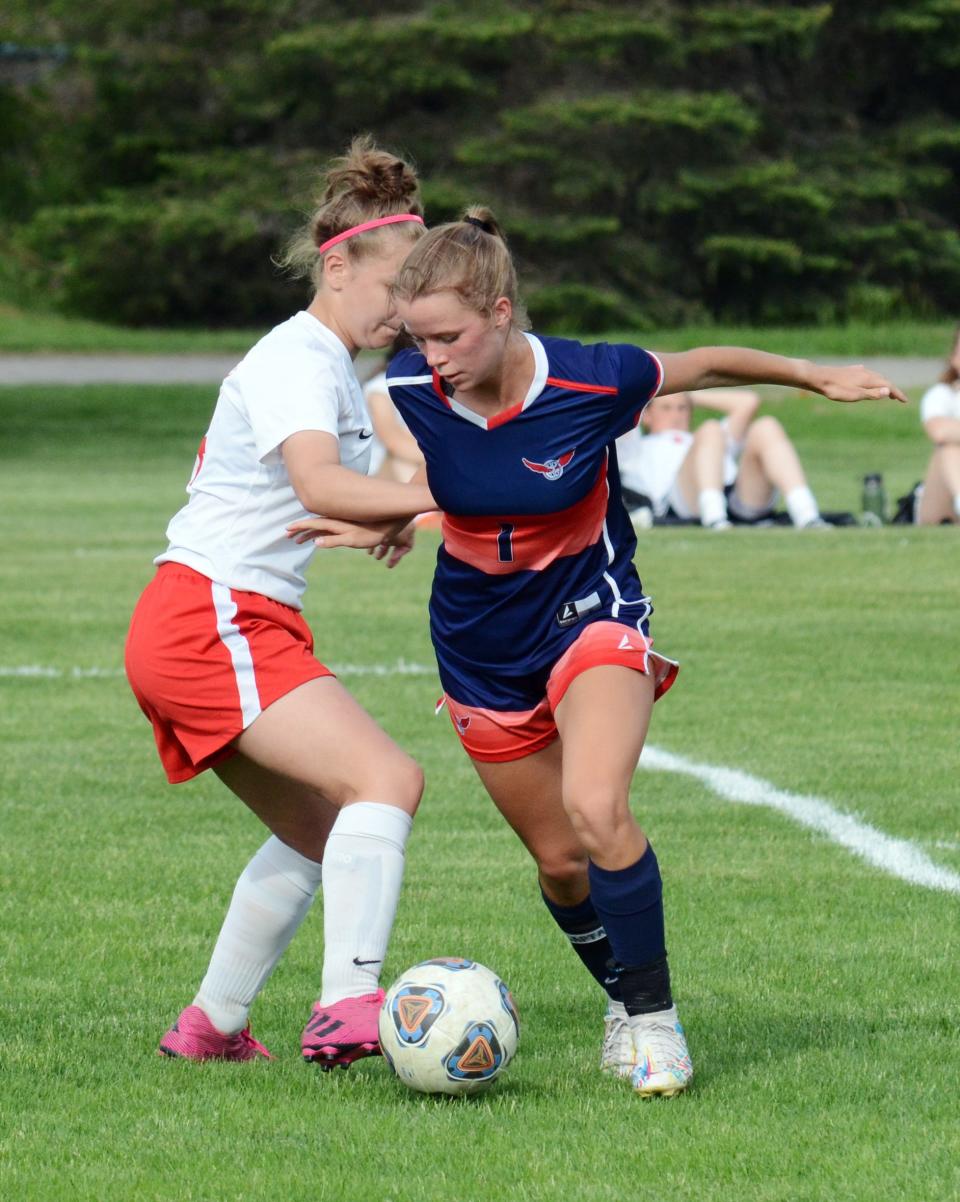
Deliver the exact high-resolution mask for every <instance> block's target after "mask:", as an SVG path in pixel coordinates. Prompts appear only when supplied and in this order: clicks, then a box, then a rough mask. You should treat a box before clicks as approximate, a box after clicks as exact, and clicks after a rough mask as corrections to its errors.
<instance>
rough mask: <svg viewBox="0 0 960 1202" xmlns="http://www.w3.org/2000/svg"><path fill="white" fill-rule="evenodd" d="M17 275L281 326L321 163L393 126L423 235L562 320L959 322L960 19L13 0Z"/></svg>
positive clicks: (873, 0)
mask: <svg viewBox="0 0 960 1202" xmlns="http://www.w3.org/2000/svg"><path fill="white" fill-rule="evenodd" d="M6 9H7V11H6V15H5V18H4V22H5V25H4V27H3V28H2V29H0V41H2V46H0V135H2V147H0V216H2V218H3V223H2V224H3V227H4V230H5V233H3V234H2V235H0V250H2V252H3V256H4V258H5V260H6V275H7V278H8V279H14V278H15V279H16V281H17V285H18V286H19V287H22V288H32V289H34V290H35V291H36V293H37V294H42V295H44V296H47V297H52V298H53V299H54V300H55V302H56V303H57V304H58V305H60V306H61V307H63V308H64V309H65V310H68V311H72V312H77V313H83V314H84V315H86V316H93V317H99V318H104V319H107V320H111V321H119V322H123V323H131V324H159V325H186V324H191V323H196V322H201V323H203V324H206V325H217V324H244V323H257V324H260V323H265V322H269V321H272V320H274V319H276V318H277V317H278V316H280V315H282V314H283V313H285V312H287V311H288V310H289V309H290V307H291V305H296V304H298V303H300V302H301V301H302V299H303V294H302V285H301V284H294V283H291V282H290V281H289V280H286V279H284V278H283V276H282V275H280V274H279V273H278V272H277V270H276V269H275V268H274V267H273V266H272V263H271V255H273V254H274V253H276V251H277V249H278V247H279V246H280V244H281V243H282V241H283V239H284V237H285V235H286V234H287V233H289V231H290V230H291V229H292V228H293V227H294V226H295V225H296V224H297V223H298V221H299V219H300V216H301V214H302V212H303V211H304V210H305V209H306V208H308V207H309V203H310V198H311V185H312V183H313V177H314V175H315V172H316V167H317V166H318V164H319V163H320V162H322V161H323V160H324V159H325V158H327V157H328V156H329V155H331V154H333V153H337V152H339V151H340V150H342V148H343V147H344V145H345V144H346V143H347V142H348V140H349V138H350V137H351V136H352V135H353V134H354V133H356V132H359V131H362V130H370V131H372V132H373V133H374V134H375V135H376V136H377V138H378V139H379V140H381V141H382V142H383V143H384V144H386V145H388V146H389V147H391V148H393V149H396V150H398V151H399V152H401V153H404V154H406V155H408V156H410V157H412V158H413V160H414V161H415V162H416V163H417V165H418V167H419V169H420V171H421V173H422V176H423V178H424V198H425V203H426V206H427V214H428V219H429V221H430V222H431V223H434V222H437V221H442V220H447V219H450V218H452V217H454V216H456V215H457V214H458V212H459V210H460V208H461V207H462V206H463V205H464V204H466V203H469V202H472V201H475V200H479V201H482V202H484V203H488V204H490V205H491V206H492V207H493V208H494V209H495V210H496V211H497V213H498V216H499V217H500V218H501V219H502V221H503V223H504V225H505V228H506V229H507V231H508V234H509V236H510V239H511V244H512V246H513V248H514V250H515V253H516V255H517V257H518V260H519V262H520V265H521V268H522V271H523V278H524V279H525V281H526V285H527V287H526V298H527V301H528V305H529V308H530V311H531V315H532V317H533V319H534V321H535V323H536V324H537V325H538V326H540V327H541V328H554V329H566V330H581V331H594V330H600V329H607V330H609V329H614V328H620V329H626V328H644V327H652V326H656V327H661V328H662V327H664V326H670V325H680V324H684V323H698V324H702V323H705V322H710V321H717V322H749V323H758V324H762V323H783V322H831V323H833V322H842V321H845V320H848V319H860V320H863V319H867V320H872V319H876V320H886V319H891V318H896V317H898V316H908V315H909V316H913V317H932V316H939V315H945V314H951V315H952V314H954V313H955V312H956V297H957V295H958V294H960V229H958V222H960V189H958V166H960V88H958V87H957V86H956V79H957V68H958V66H960V5H958V4H957V3H955V0H911V3H909V4H904V3H903V0H837V2H835V3H823V2H812V0H805V2H804V0H799V2H792V3H791V2H776V0H767V2H764V0H743V2H733V0H716V2H713V3H711V2H707V0H705V2H702V3H700V2H697V0H687V2H678V0H640V2H639V3H634V4H623V3H612V2H611V3H608V2H605V0H526V2H521V3H514V4H501V3H497V2H496V0H494V2H492V3H483V4H476V3H474V2H473V0H464V2H462V3H455V4H454V3H444V4H414V3H396V4H391V5H389V6H386V7H385V6H384V5H382V4H379V5H375V4H370V3H365V2H364V0H356V2H353V3H341V2H338V0H192V2H187V0H152V3H151V4H150V5H142V4H138V3H136V2H135V0H88V3H87V4H86V5H83V6H78V5H76V4H73V3H70V4H68V3H67V2H66V0H47V2H46V3H45V4H43V5H42V6H41V7H40V9H39V10H38V9H37V6H36V4H35V2H34V0H8V3H7V5H6Z"/></svg>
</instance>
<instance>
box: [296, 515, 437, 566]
mask: <svg viewBox="0 0 960 1202" xmlns="http://www.w3.org/2000/svg"><path fill="white" fill-rule="evenodd" d="M287 538H292V539H293V540H294V541H295V542H298V543H306V542H311V541H312V542H314V543H315V544H316V545H317V546H318V547H323V548H324V549H325V550H329V549H330V548H331V547H355V548H358V549H359V550H364V551H367V552H369V554H371V555H373V556H374V557H375V558H376V559H383V558H384V556H388V558H387V567H388V568H393V567H396V565H397V564H398V563H399V562H400V560H401V559H402V558H403V557H404V555H406V554H407V552H408V551H410V550H411V549H412V548H413V524H412V523H409V522H408V523H406V524H404V525H402V526H400V527H399V528H398V526H397V523H396V522H378V523H377V524H376V525H365V524H364V523H361V522H344V521H341V520H340V519H338V518H326V517H314V518H300V519H299V520H298V521H296V522H291V523H290V525H289V526H288V527H287Z"/></svg>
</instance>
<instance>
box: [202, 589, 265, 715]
mask: <svg viewBox="0 0 960 1202" xmlns="http://www.w3.org/2000/svg"><path fill="white" fill-rule="evenodd" d="M210 594H211V596H212V598H213V607H214V609H215V610H216V614H217V634H219V636H220V640H221V642H222V643H223V645H224V646H225V647H226V649H227V650H228V651H229V652H230V659H231V661H232V662H233V672H234V676H235V677H236V679H237V692H238V693H239V694H240V712H241V714H242V716H243V729H244V730H246V729H247V727H248V726H249V725H250V723H251V722H252V721H253V720H254V718H259V717H260V712H261V707H260V694H259V692H258V691H257V678H256V675H255V674H254V670H253V656H252V655H251V654H250V644H249V643H248V642H247V640H246V637H245V636H244V635H242V634H241V633H240V627H239V626H237V625H236V624H235V623H234V621H233V619H234V618H235V617H236V616H237V603H236V601H234V599H233V597H231V595H230V590H229V588H227V586H226V585H225V584H217V583H216V581H211V583H210Z"/></svg>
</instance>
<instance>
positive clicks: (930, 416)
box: [917, 329, 960, 526]
mask: <svg viewBox="0 0 960 1202" xmlns="http://www.w3.org/2000/svg"><path fill="white" fill-rule="evenodd" d="M920 420H921V421H922V422H923V428H924V430H926V432H927V437H928V438H929V439H930V441H931V442H932V443H933V445H934V452H933V455H932V456H931V457H930V463H929V464H928V466H927V474H926V476H925V477H924V481H923V489H922V491H921V493H920V500H919V504H918V506H917V524H918V525H920V526H936V525H939V523H940V522H958V521H960V329H958V330H957V333H956V335H955V337H954V341H953V351H952V353H951V355H950V358H949V359H948V360H947V369H946V371H945V372H944V373H943V376H942V377H941V379H940V383H939V384H934V386H933V387H932V388H930V389H928V390H927V392H926V393H925V394H924V397H923V400H922V401H921V402H920Z"/></svg>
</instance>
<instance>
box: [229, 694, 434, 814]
mask: <svg viewBox="0 0 960 1202" xmlns="http://www.w3.org/2000/svg"><path fill="white" fill-rule="evenodd" d="M234 746H235V747H236V748H237V750H238V751H240V752H241V753H242V754H243V755H244V756H245V757H246V758H247V759H250V760H252V761H253V762H254V763H255V764H258V765H259V766H260V767H261V768H265V769H267V770H268V771H270V772H274V773H277V774H279V775H281V776H285V777H288V778H290V779H292V780H294V781H297V782H299V783H300V784H302V785H305V786H307V787H308V788H309V789H311V790H313V791H314V792H315V793H317V794H319V795H320V796H322V797H323V798H325V799H326V800H327V801H329V802H330V803H331V804H332V805H334V806H335V807H336V808H337V809H339V808H341V807H342V806H345V805H350V804H351V803H352V802H355V801H379V802H383V803H385V804H387V805H395V806H398V807H399V808H400V809H402V810H405V811H406V812H407V813H408V814H413V813H414V812H415V810H416V808H417V805H418V804H419V801H420V794H421V793H422V791H423V773H422V772H421V769H420V766H419V765H418V764H417V763H416V762H415V761H414V760H413V759H411V758H410V756H408V755H407V754H406V752H404V751H402V750H401V748H399V747H398V746H397V744H396V743H394V741H393V740H392V739H391V738H390V736H389V735H388V734H387V733H386V732H385V731H384V730H382V729H381V728H380V727H379V726H378V725H377V723H376V722H375V721H374V719H373V718H372V717H371V716H370V715H369V714H368V713H367V711H366V710H365V709H364V708H363V706H361V705H360V703H359V702H358V701H356V700H355V699H354V698H353V697H352V696H351V695H350V693H348V692H347V690H346V689H345V688H344V687H343V685H342V684H340V682H339V681H338V680H337V679H336V678H335V677H332V676H324V677H321V678H320V679H317V680H310V681H307V682H306V683H305V684H302V685H300V686H299V687H298V688H296V689H293V690H291V691H290V692H289V693H287V694H285V695H284V696H283V697H281V698H279V699H278V700H277V701H275V702H274V703H273V704H272V705H270V706H268V707H267V709H265V710H264V711H263V713H262V714H260V716H259V717H258V718H256V719H255V720H254V721H253V722H252V723H251V725H250V726H248V727H247V729H246V730H245V731H244V732H243V733H242V734H241V735H239V736H238V737H237V738H236V739H235V740H234Z"/></svg>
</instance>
